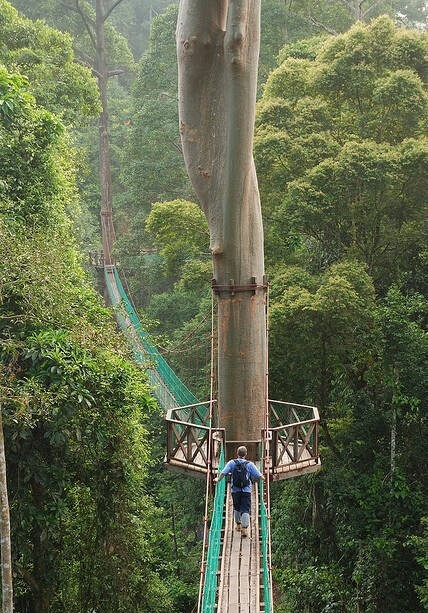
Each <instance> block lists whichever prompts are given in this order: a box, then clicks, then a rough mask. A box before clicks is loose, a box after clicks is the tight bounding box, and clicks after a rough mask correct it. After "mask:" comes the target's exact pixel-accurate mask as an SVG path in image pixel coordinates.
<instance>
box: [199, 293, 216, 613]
mask: <svg viewBox="0 0 428 613" xmlns="http://www.w3.org/2000/svg"><path fill="white" fill-rule="evenodd" d="M210 376H211V381H210V408H209V425H210V429H209V434H208V443H207V445H208V449H207V464H208V465H207V478H206V484H205V510H204V538H203V545H202V561H201V570H200V580H199V597H198V613H200V611H201V606H202V596H203V587H204V585H203V583H204V576H205V572H204V571H205V569H204V566H205V552H206V549H207V545H208V505H209V495H210V490H211V478H212V474H211V469H212V430H213V413H214V410H213V406H214V293H213V292H211V370H210Z"/></svg>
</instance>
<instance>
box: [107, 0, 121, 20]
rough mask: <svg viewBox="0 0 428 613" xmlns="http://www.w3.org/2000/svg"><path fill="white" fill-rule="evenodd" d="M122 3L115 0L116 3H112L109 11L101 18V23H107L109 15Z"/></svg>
mask: <svg viewBox="0 0 428 613" xmlns="http://www.w3.org/2000/svg"><path fill="white" fill-rule="evenodd" d="M121 2H122V0H116V2H113V4H112V5H111V7H110V8H109V10H108V11H107V12H106V14H105V15H104V17H103V21H107V19H108V18H109V17H110V15H111V14H112V12H113V11H114V9H115V8H116V7H117V6H118V5H119V4H120V3H121Z"/></svg>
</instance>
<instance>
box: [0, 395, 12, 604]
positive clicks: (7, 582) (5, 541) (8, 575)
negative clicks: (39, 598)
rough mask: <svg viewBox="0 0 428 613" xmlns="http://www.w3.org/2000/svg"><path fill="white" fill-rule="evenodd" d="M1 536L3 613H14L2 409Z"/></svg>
mask: <svg viewBox="0 0 428 613" xmlns="http://www.w3.org/2000/svg"><path fill="white" fill-rule="evenodd" d="M0 505H1V508H0V536H1V585H2V612H3V613H12V612H13V580H12V546H11V539H10V516H9V499H8V493H7V478H6V454H5V449H4V435H3V419H2V412H1V407H0Z"/></svg>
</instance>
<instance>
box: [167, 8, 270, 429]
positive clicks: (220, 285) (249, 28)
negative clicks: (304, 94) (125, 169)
mask: <svg viewBox="0 0 428 613" xmlns="http://www.w3.org/2000/svg"><path fill="white" fill-rule="evenodd" d="M259 36H260V0H209V1H205V0H204V1H202V0H181V2H180V10H179V17H178V24H177V51H178V62H179V115H180V132H181V138H182V144H183V151H184V157H185V162H186V166H187V170H188V173H189V176H190V179H191V181H192V183H193V186H194V188H195V191H196V193H197V196H198V198H199V202H200V205H201V207H202V209H203V211H204V212H205V215H206V217H207V220H208V224H209V228H210V235H211V250H212V255H213V268H214V279H215V288H214V289H215V290H216V293H217V295H218V305H219V309H218V312H219V314H218V318H219V319H218V321H219V324H218V327H219V329H218V338H219V341H218V342H219V358H218V360H219V373H218V380H219V396H218V405H219V423H220V425H221V426H222V427H225V428H226V431H227V432H226V436H227V438H228V440H235V441H250V440H260V438H261V429H262V428H263V425H264V414H265V407H266V394H267V384H266V382H267V376H266V324H265V293H266V292H265V287H264V286H265V281H264V259H263V227H262V219H261V210H260V198H259V192H258V186H257V178H256V173H255V168H254V161H253V155H252V149H253V130H254V114H255V103H256V87H257V64H258V52H259ZM250 285H251V288H249V287H248V286H250Z"/></svg>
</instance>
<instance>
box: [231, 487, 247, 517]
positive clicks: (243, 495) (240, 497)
mask: <svg viewBox="0 0 428 613" xmlns="http://www.w3.org/2000/svg"><path fill="white" fill-rule="evenodd" d="M232 500H233V508H234V510H235V511H237V512H238V513H241V515H242V513H248V515H250V511H251V493H250V492H232Z"/></svg>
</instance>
